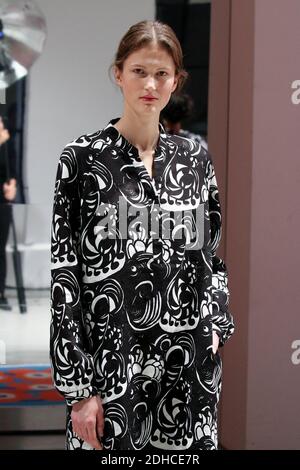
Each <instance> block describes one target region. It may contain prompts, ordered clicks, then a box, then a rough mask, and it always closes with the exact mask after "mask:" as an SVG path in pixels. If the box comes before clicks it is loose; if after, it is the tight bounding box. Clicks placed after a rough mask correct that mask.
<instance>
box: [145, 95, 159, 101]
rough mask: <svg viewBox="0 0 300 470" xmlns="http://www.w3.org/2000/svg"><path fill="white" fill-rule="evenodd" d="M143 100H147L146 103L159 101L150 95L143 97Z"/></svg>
mask: <svg viewBox="0 0 300 470" xmlns="http://www.w3.org/2000/svg"><path fill="white" fill-rule="evenodd" d="M141 99H142V100H146V101H154V100H157V98H155V97H154V96H150V95H146V96H142V97H141Z"/></svg>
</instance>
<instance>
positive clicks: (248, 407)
mask: <svg viewBox="0 0 300 470" xmlns="http://www.w3.org/2000/svg"><path fill="white" fill-rule="evenodd" d="M299 21H300V2H299V0H286V1H284V2H283V1H281V0H222V2H219V1H218V0H212V25H211V26H212V29H211V53H210V54H211V55H210V58H211V60H210V97H209V98H210V100H209V136H208V140H209V147H210V150H211V152H212V155H213V159H214V161H215V162H216V171H217V177H218V181H219V186H220V188H221V203H222V208H223V215H224V217H225V220H224V224H225V227H226V230H225V231H224V232H223V244H222V247H221V250H220V256H223V257H224V258H225V261H226V264H227V267H228V269H229V287H230V291H231V299H230V306H231V311H232V313H233V314H234V317H235V321H236V333H235V335H234V337H233V338H232V339H231V340H230V341H229V342H228V343H227V344H226V346H225V347H224V349H223V365H224V369H223V393H222V400H221V409H220V419H221V422H220V430H221V433H220V434H221V436H220V437H221V442H222V444H223V445H224V446H225V447H226V448H229V449H263V448H265V449H293V448H300V424H299V416H300V400H299V399H297V396H299V390H300V374H299V372H300V364H299V365H296V364H293V363H292V361H291V355H292V353H293V350H292V348H291V345H292V342H293V341H294V340H297V339H298V340H300V317H299V305H300V282H299V275H298V270H297V268H298V266H299V264H300V263H299V261H300V256H299V252H300V250H299V248H298V246H297V245H299V243H298V239H299V235H298V234H299V229H300V219H299V215H300V210H299V202H300V197H299V194H300V155H299V138H298V135H299V131H300V104H299V105H294V104H292V101H291V94H292V92H293V90H292V89H291V84H292V82H293V81H294V80H297V79H298V80H300V27H299ZM297 46H298V47H297ZM297 248H298V250H297Z"/></svg>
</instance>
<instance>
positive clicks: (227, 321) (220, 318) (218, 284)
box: [206, 153, 234, 346]
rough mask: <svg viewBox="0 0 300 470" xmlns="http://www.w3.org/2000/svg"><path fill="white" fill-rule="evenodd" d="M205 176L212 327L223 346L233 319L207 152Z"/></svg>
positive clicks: (213, 177)
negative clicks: (220, 252)
mask: <svg viewBox="0 0 300 470" xmlns="http://www.w3.org/2000/svg"><path fill="white" fill-rule="evenodd" d="M207 155H208V157H209V158H208V161H207V166H206V178H207V183H208V197H209V218H210V231H211V233H210V248H211V255H212V286H211V295H212V328H213V330H214V331H216V332H217V334H218V335H219V338H220V343H219V345H220V346H223V345H224V343H225V342H226V341H227V339H228V338H230V336H231V335H232V334H233V332H234V321H233V317H232V315H231V313H230V312H229V310H228V306H229V296H230V293H229V289H228V272H227V267H226V264H225V262H224V261H223V260H222V259H221V258H219V257H218V256H217V255H216V252H217V248H218V246H219V244H220V240H221V236H222V213H221V206H220V200H219V191H218V185H217V179H216V175H215V169H214V165H213V162H212V159H211V156H210V154H209V153H208V154H207Z"/></svg>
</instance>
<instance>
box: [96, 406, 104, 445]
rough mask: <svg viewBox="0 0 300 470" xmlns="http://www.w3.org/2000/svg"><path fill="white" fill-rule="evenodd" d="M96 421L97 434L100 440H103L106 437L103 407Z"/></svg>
mask: <svg viewBox="0 0 300 470" xmlns="http://www.w3.org/2000/svg"><path fill="white" fill-rule="evenodd" d="M96 420H97V421H96V429H97V434H98V436H99V437H100V438H102V437H103V435H104V413H103V409H102V407H101V408H100V409H99V411H98V413H97V415H96Z"/></svg>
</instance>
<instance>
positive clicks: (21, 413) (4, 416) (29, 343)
mask: <svg viewBox="0 0 300 470" xmlns="http://www.w3.org/2000/svg"><path fill="white" fill-rule="evenodd" d="M6 296H7V298H8V301H9V303H10V304H11V305H12V307H13V309H12V310H11V311H4V310H0V364H3V365H17V364H18V365H21V364H24V365H25V364H27V365H28V364H49V332H50V298H49V289H47V290H26V305H27V312H26V313H23V314H21V313H20V310H19V306H18V299H17V296H16V292H15V289H7V290H6ZM64 425H65V407H64V406H63V405H58V406H49V407H48V406H43V407H41V406H35V407H29V406H27V407H18V406H16V407H10V408H8V407H7V408H0V449H7V450H14V449H15V450H17V449H34V450H37V449H64V440H65V436H64Z"/></svg>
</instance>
